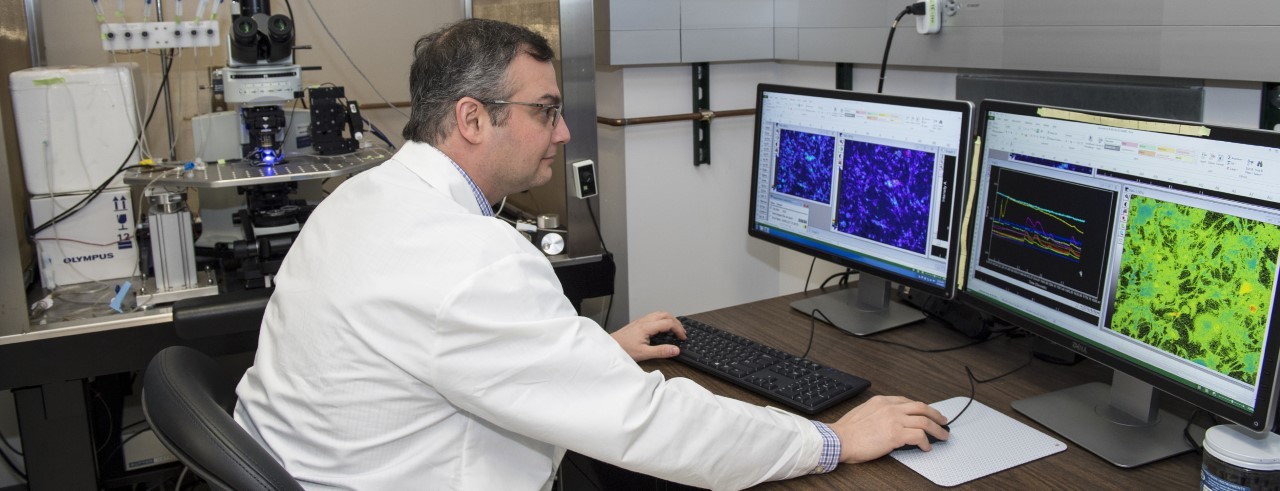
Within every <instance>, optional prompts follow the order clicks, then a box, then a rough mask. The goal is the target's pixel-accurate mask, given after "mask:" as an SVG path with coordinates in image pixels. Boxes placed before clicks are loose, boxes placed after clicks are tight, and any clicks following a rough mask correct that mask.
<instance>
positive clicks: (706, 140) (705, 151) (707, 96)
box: [693, 63, 715, 167]
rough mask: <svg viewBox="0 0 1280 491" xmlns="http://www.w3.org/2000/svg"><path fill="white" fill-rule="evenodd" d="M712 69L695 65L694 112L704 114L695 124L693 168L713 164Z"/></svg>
mask: <svg viewBox="0 0 1280 491" xmlns="http://www.w3.org/2000/svg"><path fill="white" fill-rule="evenodd" d="M710 86H711V67H710V66H709V64H707V63H694V64H693V112H695V113H702V115H703V117H702V119H699V120H696V121H694V122H693V166H694V167H697V166H699V165H703V164H711V118H713V117H715V116H714V113H712V112H711V89H710Z"/></svg>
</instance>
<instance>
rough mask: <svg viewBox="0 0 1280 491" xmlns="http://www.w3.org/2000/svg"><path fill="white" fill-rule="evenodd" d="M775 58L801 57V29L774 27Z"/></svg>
mask: <svg viewBox="0 0 1280 491" xmlns="http://www.w3.org/2000/svg"><path fill="white" fill-rule="evenodd" d="M773 58H774V59H776V60H798V59H800V30H799V29H796V28H794V27H776V28H774V29H773Z"/></svg>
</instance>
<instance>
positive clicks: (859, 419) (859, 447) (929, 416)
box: [829, 396, 950, 464]
mask: <svg viewBox="0 0 1280 491" xmlns="http://www.w3.org/2000/svg"><path fill="white" fill-rule="evenodd" d="M946 422H947V418H946V417H944V416H942V413H939V412H938V410H937V409H934V408H932V407H929V405H928V404H925V403H923V402H919V401H913V400H911V399H907V398H905V397H898V396H875V397H872V398H871V399H870V400H868V401H867V402H864V403H862V404H861V405H859V406H858V407H855V408H853V410H851V411H849V412H848V413H846V414H845V415H844V416H843V417H841V418H840V420H839V421H836V422H835V423H832V424H830V425H829V426H830V427H831V429H832V430H833V431H835V432H836V435H837V436H839V437H840V461H841V462H844V463H850V464H854V463H859V462H866V461H869V460H875V459H878V458H880V457H883V456H884V455H885V454H887V453H889V452H890V451H893V450H896V449H897V448H898V447H901V446H903V445H915V446H918V447H920V449H921V450H924V451H926V452H927V451H929V450H931V449H932V448H933V446H932V445H930V443H929V439H928V437H927V436H926V435H925V433H928V434H931V435H933V436H934V437H935V438H937V439H939V440H946V439H947V438H948V437H949V436H950V434H949V433H948V432H947V430H945V429H943V428H942V426H941V425H943V424H945V423H946Z"/></svg>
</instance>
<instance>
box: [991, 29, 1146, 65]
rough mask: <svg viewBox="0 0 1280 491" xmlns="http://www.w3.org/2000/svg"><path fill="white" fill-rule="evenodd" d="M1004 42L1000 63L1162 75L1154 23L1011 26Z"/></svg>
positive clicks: (1006, 32)
mask: <svg viewBox="0 0 1280 491" xmlns="http://www.w3.org/2000/svg"><path fill="white" fill-rule="evenodd" d="M1004 46H1005V55H1004V64H1003V66H1002V67H1001V68H1007V69H1012V70H1042V71H1061V72H1088V73H1124V74H1132V75H1160V56H1159V53H1160V28H1158V27H1124V28H1118V27H1091V26H1080V27H1050V28H1036V27H1009V28H1005V30H1004Z"/></svg>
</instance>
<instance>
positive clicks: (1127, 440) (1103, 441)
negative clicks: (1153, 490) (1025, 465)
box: [1013, 371, 1204, 468]
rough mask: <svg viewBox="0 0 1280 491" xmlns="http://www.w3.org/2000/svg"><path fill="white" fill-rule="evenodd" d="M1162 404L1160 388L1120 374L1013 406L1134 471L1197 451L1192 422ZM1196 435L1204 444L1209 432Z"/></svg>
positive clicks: (1103, 456) (1099, 454)
mask: <svg viewBox="0 0 1280 491" xmlns="http://www.w3.org/2000/svg"><path fill="white" fill-rule="evenodd" d="M1159 399H1160V393H1159V392H1158V391H1157V390H1156V388H1155V387H1152V386H1151V385H1150V384H1147V383H1144V382H1141V381H1139V380H1138V379H1136V378H1133V377H1132V376H1129V375H1126V374H1123V373H1120V372H1118V371H1117V372H1115V374H1114V375H1113V376H1112V379H1111V385H1110V386H1107V384H1104V383H1101V382H1095V383H1091V384H1085V385H1078V386H1075V387H1071V388H1068V389H1063V390H1059V391H1055V392H1050V393H1048V394H1042V395H1038V396H1035V397H1031V398H1028V399H1022V400H1019V401H1013V408H1014V409H1016V410H1017V411H1018V412H1020V413H1022V414H1024V415H1026V416H1027V417H1029V418H1031V419H1033V420H1035V421H1036V422H1038V423H1040V424H1042V425H1044V426H1046V427H1048V428H1049V429H1050V430H1053V431H1054V432H1056V433H1058V434H1059V435H1062V436H1063V437H1065V438H1067V439H1068V440H1071V441H1072V442H1075V443H1076V444H1077V445H1080V446H1081V447H1084V448H1085V450H1088V451H1090V452H1093V453H1094V454H1095V455H1097V456H1099V457H1102V458H1103V459H1105V460H1107V461H1108V462H1111V463H1112V464H1115V465H1116V466H1119V467H1126V468H1128V467H1137V466H1140V465H1142V464H1147V463H1150V462H1155V461H1157V460H1160V459H1163V458H1166V457H1172V456H1174V455H1178V454H1181V453H1183V452H1187V451H1189V450H1191V449H1192V448H1191V444H1190V443H1187V440H1186V438H1184V437H1183V434H1182V431H1183V429H1184V428H1186V427H1187V420H1185V419H1182V418H1179V417H1177V416H1174V415H1173V414H1172V413H1170V412H1168V411H1164V410H1161V409H1160V408H1159ZM1190 432H1191V435H1192V438H1194V439H1195V440H1196V441H1199V440H1201V439H1202V435H1203V434H1204V429H1203V428H1199V427H1196V426H1192V427H1191V429H1190Z"/></svg>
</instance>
